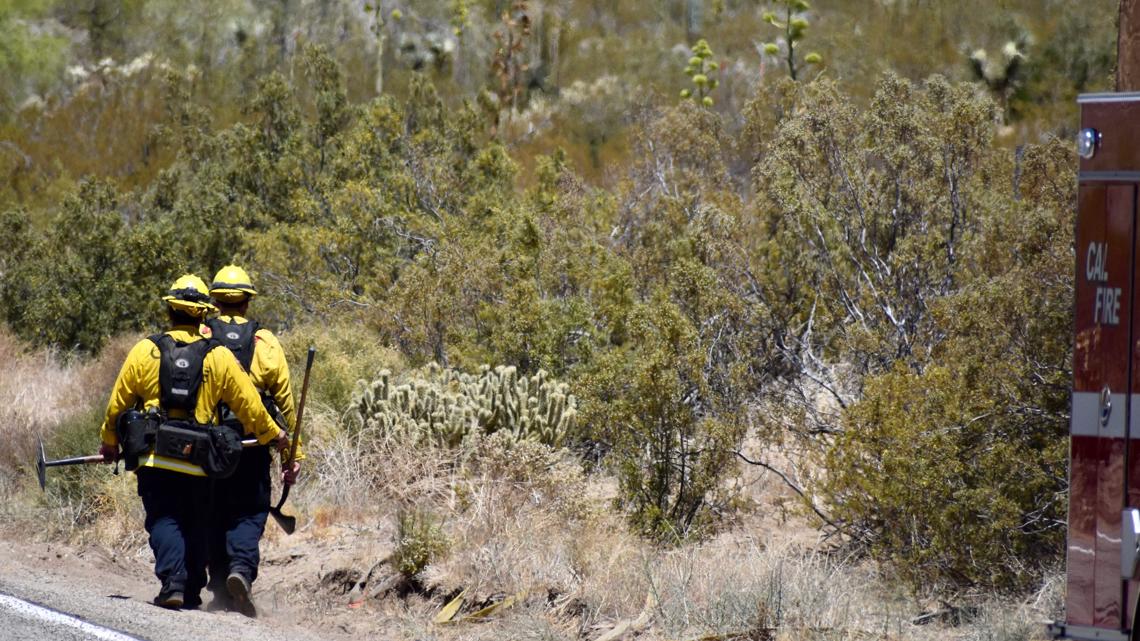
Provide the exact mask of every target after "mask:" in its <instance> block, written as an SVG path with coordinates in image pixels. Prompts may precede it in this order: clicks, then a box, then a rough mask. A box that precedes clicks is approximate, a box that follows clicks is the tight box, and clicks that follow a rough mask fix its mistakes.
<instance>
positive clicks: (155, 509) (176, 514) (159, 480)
mask: <svg viewBox="0 0 1140 641" xmlns="http://www.w3.org/2000/svg"><path fill="white" fill-rule="evenodd" d="M137 476H138V492H139V496H140V497H142V502H143V509H144V510H146V523H145V525H146V531H147V534H149V535H150V549H151V550H153V551H154V574H155V576H157V577H158V580H159V581H162V589H163V591H173V590H179V591H182V592H183V593H184V594H185V596H186V599H187V601H188V602H193V601H195V600H196V599H197V597H198V594H199V593H200V592H201V590H202V588H203V587H204V586H205V585H206V553H207V538H206V536H207V531H206V527H207V525H208V524H209V518H210V515H209V500H210V498H209V497H210V486H209V481H207V479H205V478H204V477H200V476H190V475H189V474H181V473H179V472H170V471H167V470H160V469H155V468H148V467H140V468H139V469H138V473H137Z"/></svg>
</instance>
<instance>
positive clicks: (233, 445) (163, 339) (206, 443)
mask: <svg viewBox="0 0 1140 641" xmlns="http://www.w3.org/2000/svg"><path fill="white" fill-rule="evenodd" d="M150 340H151V342H153V343H154V344H155V345H157V346H158V351H159V355H160V359H159V367H158V388H159V404H160V406H161V408H162V410H163V412H164V413H168V412H170V410H172V409H178V410H182V411H184V412H186V414H187V416H188V418H187V419H170V418H166V419H165V420H164V421H163V422H162V424H161V425H160V426H159V427H158V431H157V433H156V434H155V437H154V452H155V454H158V455H161V456H168V457H172V458H177V459H182V460H185V461H189V462H191V463H194V464H195V465H198V466H200V467H201V468H202V471H204V472H205V473H206V476H209V477H211V478H227V477H229V476H232V475H233V473H234V472H235V471H237V467H238V463H240V462H241V435H240V434H239V433H238V432H236V431H235V430H233V429H230V428H228V427H225V426H210V425H200V424H198V423H197V421H196V420H195V418H194V408H195V407H197V404H198V390H199V388H200V387H201V386H202V365H203V363H204V362H205V360H206V354H209V353H210V351H211V350H213V349H215V348H217V347H220V346H221V345H222V344H221V343H220V342H218V341H215V340H211V339H203V340H197V341H193V342H190V343H183V342H180V341H176V340H174V338H173V337H172V336H170V335H169V334H156V335H154V336H151V337H150Z"/></svg>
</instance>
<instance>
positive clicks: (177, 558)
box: [100, 274, 288, 608]
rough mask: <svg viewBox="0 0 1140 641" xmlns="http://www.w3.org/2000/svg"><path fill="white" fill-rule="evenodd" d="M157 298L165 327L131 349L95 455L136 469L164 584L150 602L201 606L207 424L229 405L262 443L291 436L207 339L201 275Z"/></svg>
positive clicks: (229, 358) (230, 358) (225, 353)
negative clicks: (163, 305)
mask: <svg viewBox="0 0 1140 641" xmlns="http://www.w3.org/2000/svg"><path fill="white" fill-rule="evenodd" d="M162 299H163V300H164V301H166V303H167V313H168V318H169V321H170V329H169V330H167V331H166V332H164V333H161V334H156V335H154V336H151V337H149V338H146V339H143V340H141V341H139V342H138V343H137V344H136V345H135V346H134V347H133V348H132V349H131V351H130V353H129V354H128V355H127V359H126V361H125V362H124V363H123V367H122V369H121V370H120V371H119V376H118V378H117V379H116V380H115V385H114V388H113V389H112V391H111V399H110V401H109V402H108V404H107V413H106V417H105V419H104V421H103V424H102V426H101V428H100V437H101V439H102V447H101V448H100V453H102V454H103V456H104V458H106V459H107V460H108V461H111V460H115V459H116V458H119V457H120V456H122V457H123V458H124V459H125V460H126V461H127V467H128V469H131V468H135V471H136V475H137V477H138V493H139V496H140V497H141V498H142V501H143V508H144V509H145V511H146V530H147V533H148V534H149V535H150V546H151V549H152V550H153V551H154V557H155V564H154V572H155V575H156V576H157V577H158V579H159V580H160V581H161V582H162V588H161V590H160V591H159V593H158V596H157V597H155V603H156V604H158V605H160V606H163V607H167V608H179V607H197V606H198V605H200V604H201V598H200V592H201V589H202V588H203V587H204V586H205V582H206V576H205V568H206V554H207V538H206V536H207V532H206V525H207V523H208V510H209V485H208V483H209V480H208V479H207V478H206V470H205V469H204V467H203V466H204V465H207V463H206V462H204V460H203V459H202V458H201V456H200V453H201V452H203V451H209V448H208V447H206V445H207V443H206V442H205V441H204V440H202V439H203V438H206V437H207V436H208V437H209V438H214V436H213V435H214V434H217V433H219V432H220V430H211V429H210V428H208V427H204V426H210V425H217V424H218V422H219V421H218V418H219V417H218V406H219V404H220V403H225V404H226V406H227V407H228V408H229V410H230V411H232V412H233V413H234V414H235V415H236V416H237V417H238V418H239V419H240V420H241V422H242V424H243V425H245V426H246V427H247V429H248V430H249V432H250V433H251V434H253V435H254V436H255V437H256V439H257V440H258V441H259V442H260V443H262V444H273V445H274V446H276V447H277V448H278V449H284V448H285V447H286V445H287V444H288V438H287V436H286V434H285V432H284V431H283V430H281V429H280V428H279V427H278V426H277V424H276V423H275V422H274V420H273V418H272V417H271V416H270V415H269V412H267V411H266V409H265V406H264V405H263V404H262V402H261V397H260V395H259V394H258V392H257V389H256V388H254V386H253V383H252V382H251V381H250V379H249V377H248V376H247V375H246V374H245V372H244V371H242V368H241V365H239V364H238V361H237V359H236V358H234V355H233V354H232V353H231V352H230V351H229V350H227V349H224V348H221V346H220V344H218V343H216V342H215V341H212V340H207V339H204V338H203V336H202V334H201V332H200V327H201V323H202V322H204V321H205V319H206V315H207V314H208V313H209V312H211V311H214V309H215V308H214V307H213V305H212V304H210V299H209V296H208V293H207V289H206V285H205V283H204V282H202V279H200V278H198V277H197V276H194V275H191V274H187V275H185V276H182V277H180V278H179V279H178V280H176V281H175V282H174V284H173V285H171V287H170V291H169V292H167V294H166V295H165V296H163V297H162ZM204 435H205V436H204ZM234 442H236V441H234ZM238 447H239V448H240V444H238ZM235 460H236V459H235Z"/></svg>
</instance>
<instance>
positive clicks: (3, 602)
mask: <svg viewBox="0 0 1140 641" xmlns="http://www.w3.org/2000/svg"><path fill="white" fill-rule="evenodd" d="M0 607H3V608H6V609H8V610H12V611H14V612H16V613H17V614H21V615H23V616H25V617H31V618H34V619H39V620H40V621H46V622H48V623H54V624H56V625H63V626H67V627H69V628H74V629H76V630H79V631H80V632H83V633H84V634H88V635H91V636H92V637H94V638H96V639H100V640H101V641H139V640H138V638H137V637H132V636H128V635H126V634H123V633H122V632H116V631H114V630H111V629H109V628H103V627H100V626H97V625H95V624H93V623H88V622H86V621H83V620H80V619H76V618H75V617H71V616H68V615H66V614H63V613H62V612H56V611H55V610H51V609H48V608H45V607H43V606H39V605H36V604H34V603H28V602H27V601H24V600H22V599H17V598H16V597H12V596H8V595H7V594H0Z"/></svg>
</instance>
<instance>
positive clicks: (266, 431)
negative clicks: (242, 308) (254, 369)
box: [99, 326, 281, 476]
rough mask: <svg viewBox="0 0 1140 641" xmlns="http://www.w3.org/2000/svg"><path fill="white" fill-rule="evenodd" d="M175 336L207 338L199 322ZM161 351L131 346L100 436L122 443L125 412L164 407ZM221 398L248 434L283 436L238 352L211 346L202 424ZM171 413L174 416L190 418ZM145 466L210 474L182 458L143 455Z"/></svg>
mask: <svg viewBox="0 0 1140 641" xmlns="http://www.w3.org/2000/svg"><path fill="white" fill-rule="evenodd" d="M166 333H167V334H169V335H170V336H171V337H172V338H174V340H176V341H181V342H184V343H190V342H193V341H197V340H201V338H202V335H201V333H200V332H199V329H198V327H196V326H178V327H175V328H174V329H172V330H170V331H168V332H166ZM160 359H161V355H160V354H159V351H158V346H157V345H155V344H154V343H153V342H152V341H151V340H150V339H143V340H141V341H139V342H138V343H136V344H135V346H134V347H133V348H131V351H130V353H128V354H127V359H126V360H125V361H124V362H123V367H122V369H120V370H119V376H118V378H116V379H115V385H114V387H113V388H112V389H111V399H110V400H109V401H108V402H107V413H106V416H105V417H104V419H103V424H102V426H100V428H99V437H100V438H101V439H102V441H103V442H104V443H106V444H107V445H117V444H118V442H119V439H118V436H117V435H116V434H115V421H116V420H118V418H119V414H122V413H123V412H125V411H127V410H129V409H140V410H142V411H146V410H149V409H151V408H157V407H158V406H159V389H158V369H159V362H160ZM219 402H225V404H226V405H228V406H229V407H230V409H231V410H233V412H234V414H236V415H237V417H238V419H239V420H241V423H242V425H244V426H245V430H246V433H248V434H252V435H253V436H254V437H255V438H256V439H257V440H258V442H260V443H262V444H268V443H270V442H272V441H273V440H274V439H276V438H277V436H278V434H280V433H281V428H279V427H277V423H275V422H274V420H273V417H271V416H270V415H269V412H267V411H266V410H265V405H264V404H263V403H262V402H261V396H260V395H259V394H258V393H257V389H256V388H255V387H254V386H253V382H252V381H250V378H249V376H246V373H245V372H244V371H242V368H241V365H239V364H238V362H237V359H236V358H234V355H233V353H232V352H230V351H229V350H228V349H225V348H224V347H219V348H217V349H213V350H210V352H209V353H207V354H206V358H205V360H204V361H203V363H202V385H201V386H200V387H199V388H198V402H197V405H196V406H195V407H194V420H195V421H197V422H198V423H201V424H204V425H205V424H213V423H216V422H217V408H218V403H219ZM176 414H177V413H176V412H171V415H172V416H171V418H186V417H184V416H177V415H176ZM139 467H155V468H160V469H165V470H171V471H174V472H182V473H183V474H190V475H193V476H205V472H203V471H202V468H201V467H199V466H197V465H194V464H192V463H188V462H186V461H183V460H180V459H173V458H169V457H165V456H156V455H155V454H154V453H151V454H149V455H148V456H146V457H143V458H140V459H139Z"/></svg>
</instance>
